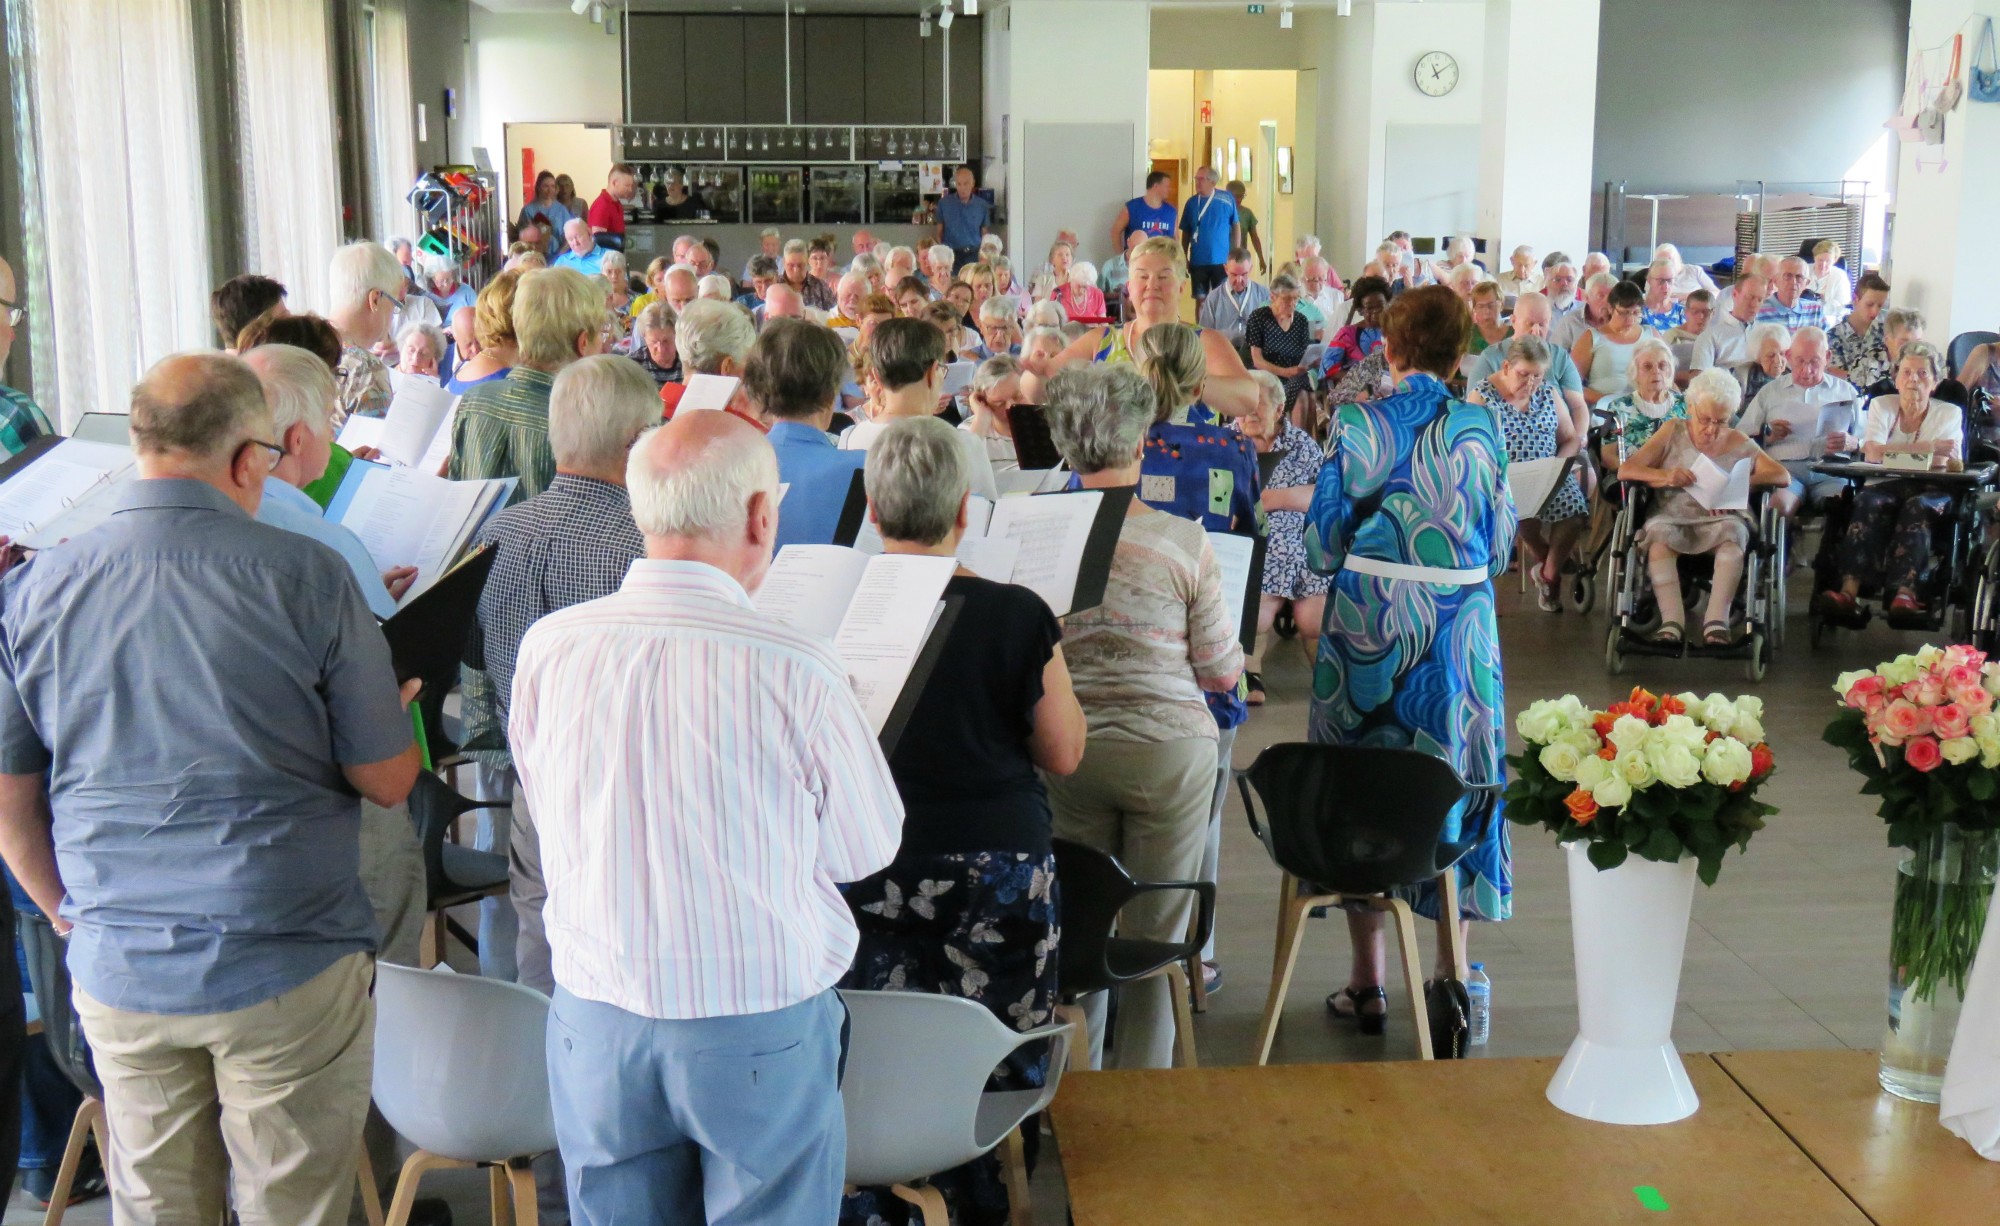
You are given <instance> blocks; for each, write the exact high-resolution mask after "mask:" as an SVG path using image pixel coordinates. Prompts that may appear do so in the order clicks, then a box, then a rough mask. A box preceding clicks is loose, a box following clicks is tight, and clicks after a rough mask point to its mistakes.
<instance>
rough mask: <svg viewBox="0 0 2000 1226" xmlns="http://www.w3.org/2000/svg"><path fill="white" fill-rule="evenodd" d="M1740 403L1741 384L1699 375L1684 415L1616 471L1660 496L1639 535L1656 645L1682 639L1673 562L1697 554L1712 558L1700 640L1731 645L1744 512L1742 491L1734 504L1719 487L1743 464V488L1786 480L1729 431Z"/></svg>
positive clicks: (1746, 534)
mask: <svg viewBox="0 0 2000 1226" xmlns="http://www.w3.org/2000/svg"><path fill="white" fill-rule="evenodd" d="M1742 402H1743V388H1742V385H1740V384H1738V383H1737V382H1736V380H1735V378H1733V377H1732V376H1731V375H1729V373H1728V372H1726V371H1723V370H1721V369H1719V368H1715V367H1711V368H1709V369H1708V370H1704V371H1702V372H1701V373H1700V374H1698V375H1696V376H1695V377H1694V379H1693V380H1692V381H1691V382H1689V383H1688V387H1687V418H1686V419H1685V420H1681V419H1675V420H1670V421H1667V422H1666V423H1664V424H1663V425H1661V426H1660V428H1659V429H1658V430H1657V431H1655V432H1654V434H1653V437H1652V438H1651V439H1650V440H1648V441H1647V443H1646V445H1645V446H1644V447H1641V448H1639V450H1637V451H1635V452H1633V453H1632V454H1631V455H1630V456H1629V457H1627V458H1626V460H1625V462H1624V463H1622V464H1620V465H1619V466H1618V479H1619V480H1621V481H1637V482H1640V483H1642V484H1645V485H1650V486H1652V487H1653V488H1654V489H1656V490H1658V491H1660V493H1659V495H1658V497H1657V498H1655V499H1654V502H1653V506H1652V509H1651V511H1650V512H1648V514H1647V516H1646V522H1645V525H1644V526H1643V527H1642V528H1640V530H1639V543H1640V544H1642V545H1644V546H1645V547H1646V570H1647V574H1648V575H1649V576H1650V577H1651V578H1652V581H1653V598H1654V599H1655V600H1656V601H1658V602H1659V606H1660V628H1659V629H1658V630H1657V631H1655V632H1654V637H1655V638H1657V639H1658V640H1659V641H1660V642H1662V643H1679V642H1681V641H1683V640H1684V639H1685V638H1686V636H1687V631H1686V622H1687V611H1686V606H1685V605H1684V604H1683V603H1682V601H1681V574H1680V559H1681V556H1682V555H1683V554H1697V553H1712V554H1714V555H1715V578H1714V580H1713V582H1712V583H1710V585H1709V592H1708V609H1707V612H1706V613H1705V615H1704V616H1703V620H1702V632H1701V637H1702V642H1703V643H1704V644H1705V645H1708V646H1715V647H1719V646H1724V645H1727V644H1728V643H1730V642H1731V641H1732V637H1733V636H1732V633H1731V630H1730V607H1731V606H1732V605H1733V604H1734V603H1735V600H1736V589H1737V587H1738V585H1739V584H1740V583H1741V582H1742V579H1743V558H1744V551H1745V550H1747V549H1748V548H1749V546H1750V514H1749V502H1748V497H1747V488H1746V489H1745V490H1744V491H1743V494H1742V495H1741V497H1742V501H1740V502H1738V501H1737V499H1736V498H1733V497H1730V496H1729V493H1728V492H1727V491H1726V490H1725V489H1723V488H1722V487H1724V486H1726V485H1728V484H1730V483H1731V482H1730V481H1729V478H1731V477H1732V476H1733V475H1734V474H1735V473H1736V471H1737V470H1738V469H1739V468H1740V467H1741V466H1743V465H1748V466H1749V469H1748V472H1747V476H1748V478H1749V482H1748V484H1749V485H1775V486H1779V487H1783V486H1784V485H1785V484H1787V483H1788V482H1789V481H1790V480H1791V474H1790V473H1787V472H1786V471H1785V467H1784V465H1782V464H1780V463H1778V462H1777V461H1776V460H1774V459H1772V458H1771V457H1770V456H1767V455H1765V454H1764V452H1763V449H1762V448H1760V447H1758V446H1757V444H1756V443H1754V442H1752V441H1751V439H1750V437H1749V436H1748V435H1746V434H1744V433H1743V432H1742V431H1740V430H1732V429H1731V428H1730V426H1729V421H1730V419H1731V418H1732V417H1734V416H1736V409H1737V406H1738V405H1740V404H1742ZM1732 504H1734V505H1732Z"/></svg>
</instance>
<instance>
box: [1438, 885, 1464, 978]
mask: <svg viewBox="0 0 2000 1226" xmlns="http://www.w3.org/2000/svg"><path fill="white" fill-rule="evenodd" d="M1437 924H1438V949H1439V950H1440V951H1441V952H1442V953H1443V954H1444V955H1445V960H1446V961H1449V962H1450V963H1451V974H1452V977H1453V978H1454V979H1457V980H1458V981H1459V982H1461V983H1463V982H1464V981H1465V977H1466V976H1467V975H1468V974H1470V973H1471V971H1472V968H1471V967H1469V966H1467V965H1466V964H1465V926H1464V925H1463V924H1461V923H1460V922H1459V919H1458V869H1457V867H1455V866H1454V867H1452V868H1448V869H1446V870H1444V871H1443V872H1442V873H1439V874H1438V922H1437Z"/></svg>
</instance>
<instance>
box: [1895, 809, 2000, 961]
mask: <svg viewBox="0 0 2000 1226" xmlns="http://www.w3.org/2000/svg"><path fill="white" fill-rule="evenodd" d="M1995 841H1996V836H1995V835H1994V834H1993V833H1992V832H1990V831H1978V832H1969V833H1966V834H1964V835H1962V836H1960V837H1959V838H1956V839H1953V838H1951V837H1949V836H1948V835H1946V834H1944V833H1942V832H1940V833H1937V834H1935V835H1933V836H1932V838H1931V839H1928V840H1924V843H1925V845H1924V846H1921V847H1919V848H1918V849H1917V850H1916V852H1915V853H1913V854H1912V856H1911V857H1910V860H1909V863H1908V865H1907V867H1906V871H1899V872H1898V873H1897V874H1896V902H1895V911H1894V913H1893V915H1892V916H1891V920H1890V925H1889V957H1890V960H1891V961H1892V962H1893V963H1894V964H1895V965H1896V966H1897V967H1898V968H1900V969H1901V970H1902V973H1903V979H1904V981H1905V982H1906V983H1908V984H1909V985H1910V986H1909V990H1910V993H1911V994H1912V995H1913V996H1914V997H1915V998H1916V999H1917V1000H1920V1001H1929V1000H1932V999H1934V998H1935V997H1936V995H1937V987H1938V984H1939V983H1940V982H1947V983H1949V984H1950V985H1951V987H1952V990H1953V991H1955V992H1956V993H1958V995H1959V996H1960V997H1961V998H1963V997H1964V995H1965V981H1966V977H1967V976H1968V975H1969V974H1970V973H1971V971H1972V960H1973V958H1974V956H1975V955H1977V954H1978V952H1979V941H1980V938H1981V936H1982V935H1984V933H1985V931H1986V911H1987V907H1988V904H1989V901H1990V899H1991V897H1992V890H1993V886H1992V883H1991V881H1990V880H1987V879H1986V878H1987V875H1988V874H1989V873H1990V872H1991V870H1992V866H1993V854H1994V845H1995Z"/></svg>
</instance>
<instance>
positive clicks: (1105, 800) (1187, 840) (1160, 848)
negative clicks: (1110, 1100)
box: [1043, 737, 1216, 1069]
mask: <svg viewBox="0 0 2000 1226" xmlns="http://www.w3.org/2000/svg"><path fill="white" fill-rule="evenodd" d="M1215 769H1216V747H1215V739H1214V738H1213V737H1194V738H1190V739H1188V740H1183V741H1162V742H1158V743H1155V744H1141V743H1137V742H1132V741H1106V740H1101V739H1099V738H1097V737H1092V738H1090V740H1089V741H1087V742H1086V743H1085V749H1084V751H1083V764H1082V765H1081V766H1079V767H1078V768H1077V770H1076V773H1075V774H1073V775H1069V776H1067V777H1063V776H1056V775H1045V776H1043V782H1044V783H1045V784H1046V786H1047V788H1048V793H1049V808H1050V810H1051V811H1052V813H1053V815H1054V818H1055V823H1054V831H1055V835H1056V837H1057V838H1060V839H1069V840H1070V841H1071V842H1075V843H1083V844H1086V845H1088V846H1091V847H1095V848H1097V849H1098V850H1099V851H1103V852H1109V853H1110V854H1111V855H1113V856H1115V857H1117V860H1118V862H1119V863H1120V864H1122V865H1124V866H1125V871H1126V872H1128V873H1130V874H1131V875H1132V877H1133V878H1134V879H1135V880H1138V881H1193V880H1195V879H1196V877H1197V876H1199V874H1200V872H1201V856H1202V851H1203V850H1204V849H1205V848H1206V847H1207V845H1208V814H1209V808H1210V805H1211V803H1212V801H1213V799H1214V796H1215ZM1057 885H1058V887H1060V886H1061V882H1058V883H1057ZM1193 914H1194V895H1193V894H1192V893H1189V892H1187V891H1185V890H1174V891H1170V892H1164V893H1159V894H1147V895H1144V896H1142V897H1140V898H1136V899H1134V900H1133V901H1132V902H1131V903H1130V904H1129V905H1128V906H1127V907H1126V908H1125V909H1124V910H1123V911H1122V912H1120V913H1119V916H1118V932H1119V934H1120V935H1121V936H1128V937H1139V938H1143V939H1146V940H1153V941H1179V940H1184V939H1186V937H1187V930H1188V921H1189V920H1190V919H1191V918H1192V916H1193ZM1170 992H1171V988H1170V986H1169V985H1168V982H1167V978H1166V976H1164V975H1156V976H1154V977H1153V978H1151V979H1144V980H1141V981H1140V982H1138V983H1134V984H1128V985H1126V986H1125V987H1123V988H1121V989H1119V997H1118V1033H1117V1035H1116V1036H1115V1039H1114V1043H1115V1046H1116V1047H1117V1051H1116V1053H1115V1055H1116V1059H1115V1060H1114V1061H1113V1066H1114V1067H1116V1068H1127V1069H1134V1068H1167V1067H1170V1066H1171V1065H1172V1063H1173V1052H1174V1010H1173V997H1172V996H1171V995H1170ZM1082 1003H1083V1009H1084V1017H1085V1019H1086V1020H1087V1022H1088V1023H1089V1026H1090V1047H1091V1052H1090V1066H1091V1067H1092V1068H1099V1067H1101V1066H1102V1065H1103V1057H1104V1018H1105V1014H1106V1011H1107V1008H1106V1006H1107V1002H1106V1001H1105V999H1104V993H1102V992H1095V993H1092V994H1091V995H1090V996H1087V997H1085V998H1084V1000H1083V1002H1082Z"/></svg>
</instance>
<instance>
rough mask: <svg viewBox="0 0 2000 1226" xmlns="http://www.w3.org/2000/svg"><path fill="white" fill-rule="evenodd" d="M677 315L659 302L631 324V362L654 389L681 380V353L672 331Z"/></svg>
mask: <svg viewBox="0 0 2000 1226" xmlns="http://www.w3.org/2000/svg"><path fill="white" fill-rule="evenodd" d="M679 324H680V316H679V315H677V314H675V313H674V308H672V307H670V306H668V305H667V304H666V301H665V300H664V299H662V300H661V301H659V302H655V303H653V304H652V305H651V306H649V307H647V308H646V309H645V310H643V311H641V312H639V314H638V316H637V317H636V318H635V319H634V320H633V321H632V341H633V344H632V360H633V361H634V362H637V363H638V364H639V369H640V370H643V371H645V372H646V374H647V376H648V377H649V378H651V379H652V380H653V386H654V387H655V388H663V387H665V386H666V385H667V384H669V383H679V382H680V381H681V355H680V350H679V349H677V348H675V346H674V329H675V328H676V327H677V326H678V325H679Z"/></svg>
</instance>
